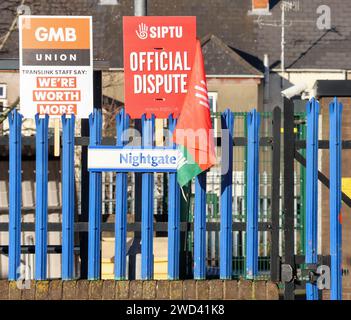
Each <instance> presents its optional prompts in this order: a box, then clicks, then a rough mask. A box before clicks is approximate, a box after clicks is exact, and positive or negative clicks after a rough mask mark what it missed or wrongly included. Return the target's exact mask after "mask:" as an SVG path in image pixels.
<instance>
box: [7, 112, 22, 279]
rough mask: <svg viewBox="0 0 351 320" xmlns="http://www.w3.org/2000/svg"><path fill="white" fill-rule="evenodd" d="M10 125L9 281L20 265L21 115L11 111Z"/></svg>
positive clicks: (15, 275)
mask: <svg viewBox="0 0 351 320" xmlns="http://www.w3.org/2000/svg"><path fill="white" fill-rule="evenodd" d="M8 120H9V125H10V137H9V139H10V141H9V148H10V156H9V162H10V172H9V185H10V194H9V200H10V201H9V202H10V203H9V276H8V278H9V280H10V281H11V280H17V279H18V276H19V274H18V272H17V270H18V267H19V266H20V264H21V202H22V188H21V171H22V167H21V156H22V134H21V128H22V115H20V114H19V113H18V112H17V110H13V111H12V112H11V113H10V114H9V116H8Z"/></svg>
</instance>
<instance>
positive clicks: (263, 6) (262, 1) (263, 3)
mask: <svg viewBox="0 0 351 320" xmlns="http://www.w3.org/2000/svg"><path fill="white" fill-rule="evenodd" d="M255 10H267V11H269V0H252V11H255Z"/></svg>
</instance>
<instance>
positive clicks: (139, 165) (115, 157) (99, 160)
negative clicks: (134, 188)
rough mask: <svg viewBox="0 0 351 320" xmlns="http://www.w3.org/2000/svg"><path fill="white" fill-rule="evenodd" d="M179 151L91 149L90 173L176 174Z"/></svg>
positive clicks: (114, 148)
mask: <svg viewBox="0 0 351 320" xmlns="http://www.w3.org/2000/svg"><path fill="white" fill-rule="evenodd" d="M178 158H179V150H177V149H166V148H156V149H141V148H135V149H134V148H118V147H103V146H98V147H89V148H88V169H89V170H90V171H117V172H135V171H136V172H175V171H176V170H177V162H178Z"/></svg>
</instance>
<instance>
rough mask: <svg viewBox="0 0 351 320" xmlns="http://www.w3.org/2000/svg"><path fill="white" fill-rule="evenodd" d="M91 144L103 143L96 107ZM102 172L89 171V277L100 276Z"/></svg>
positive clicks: (99, 114) (91, 120)
mask: <svg viewBox="0 0 351 320" xmlns="http://www.w3.org/2000/svg"><path fill="white" fill-rule="evenodd" d="M89 124H90V146H97V145H99V144H101V139H102V115H101V110H98V109H94V112H93V113H92V114H91V115H90V117H89ZM101 202H102V186H101V172H89V235H88V279H89V280H96V279H99V278H100V244H101V241H100V238H101Z"/></svg>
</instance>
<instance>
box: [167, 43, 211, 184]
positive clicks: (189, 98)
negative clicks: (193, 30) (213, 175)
mask: <svg viewBox="0 0 351 320" xmlns="http://www.w3.org/2000/svg"><path fill="white" fill-rule="evenodd" d="M173 142H175V143H176V144H177V145H178V147H179V151H180V153H181V156H180V157H179V162H178V166H177V173H178V175H177V177H178V178H177V179H178V183H179V185H180V186H181V187H182V186H184V185H185V184H187V183H188V182H189V181H191V179H192V178H193V177H195V176H197V175H198V174H200V173H201V172H203V171H205V170H207V169H209V168H210V167H211V166H213V165H214V164H215V149H214V141H213V131H212V123H211V114H210V106H209V103H208V95H207V85H206V75H205V67H204V60H203V56H202V51H201V45H200V41H199V40H197V43H196V53H195V59H194V64H193V68H192V73H191V78H190V79H189V84H188V92H187V94H186V97H185V99H184V105H183V108H182V111H181V113H180V116H179V118H178V122H177V126H176V128H175V131H174V134H173Z"/></svg>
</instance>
